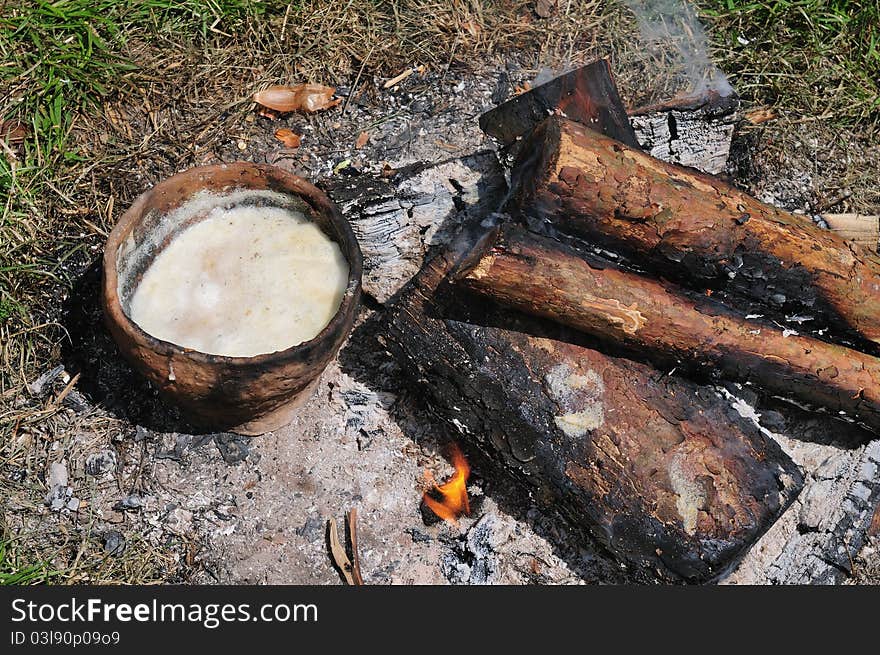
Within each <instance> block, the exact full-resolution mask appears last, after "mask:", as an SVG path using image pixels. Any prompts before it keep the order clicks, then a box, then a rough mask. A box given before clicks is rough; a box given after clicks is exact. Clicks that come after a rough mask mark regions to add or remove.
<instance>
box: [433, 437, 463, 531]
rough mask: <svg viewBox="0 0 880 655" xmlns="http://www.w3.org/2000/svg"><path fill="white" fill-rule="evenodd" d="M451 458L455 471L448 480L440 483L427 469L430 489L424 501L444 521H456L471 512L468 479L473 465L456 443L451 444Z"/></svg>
mask: <svg viewBox="0 0 880 655" xmlns="http://www.w3.org/2000/svg"><path fill="white" fill-rule="evenodd" d="M449 458H450V460H451V461H452V466H454V467H455V473H454V474H453V475H452V477H451V478H450V479H449V481H448V482H446V483H444V484H440V485H438V484H437V481H436V480H435V479H434V475H433V474H432V473H431V472H430V471H428V470H425V482H426V483H427V484H428V490H427V491H425V494H424V496H423V497H422V502H424V503H425V505H426V506H427V507H428V509H430V510H431V511H432V512H434V514H436V515H437V516H439V517H440V518H441V519H443V520H444V521H452V522H455V520H456V519H458V518H459V517H460V516H462V515H464V516H467V515H469V514H470V513H471V507H470V503H469V502H468V493H467V481H468V477H470V474H471V467H470V466H469V465H468V463H467V460H466V459H465V458H464V455H463V454H462V452H461V450H460V449H459V447H458V446H457V445H456V444H452V446H450V450H449Z"/></svg>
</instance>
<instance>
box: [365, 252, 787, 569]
mask: <svg viewBox="0 0 880 655" xmlns="http://www.w3.org/2000/svg"><path fill="white" fill-rule="evenodd" d="M471 238H473V237H472V236H471V237H468V238H467V239H465V241H466V242H468V244H469V245H468V246H467V247H471V246H472V245H473V242H472V241H471ZM467 247H466V248H463V247H462V242H458V243H457V246H456V247H455V248H452V249H450V250H448V251H446V252H445V253H444V254H442V255H440V256H438V257H435V258H434V259H433V260H432V261H431V262H429V263H428V264H427V265H426V266H425V268H424V269H423V270H422V271H421V272H420V273H419V274H418V276H416V278H414V280H413V282H412V284H411V285H410V286H408V287H407V288H406V289H405V290H404V291H403V292H402V293H401V294H400V295H399V296H398V297H397V298H396V299H395V302H394V303H393V304H392V305H391V307H390V309H389V314H388V319H387V320H388V323H387V326H384V327H383V329H382V330H381V331H380V334H381V338H382V342H383V343H384V345H385V346H386V347H387V348H388V350H389V351H390V352H391V353H392V354H393V355H394V356H395V358H396V359H397V361H398V362H399V363H400V364H401V366H402V368H403V369H404V371H405V372H406V373H408V374H409V375H410V376H411V378H412V379H413V380H414V381H415V382H416V384H417V388H418V389H420V390H421V391H422V392H423V394H424V395H425V396H426V398H427V399H428V401H429V404H430V405H431V408H432V410H433V412H434V413H436V414H437V415H438V416H439V417H441V418H442V419H443V420H444V421H445V423H446V424H447V425H448V426H449V427H450V428H451V429H452V430H454V431H455V432H457V433H458V434H459V436H460V439H461V441H462V442H463V444H464V445H465V446H466V448H465V450H466V451H467V452H468V453H469V455H471V456H473V455H475V454H477V455H479V457H478V460H477V461H478V462H482V463H483V464H484V465H485V466H486V467H487V468H489V467H491V470H493V472H494V471H498V470H499V469H500V470H501V471H502V472H503V474H504V476H505V477H506V478H507V479H510V478H513V480H514V481H515V482H516V483H518V484H519V485H520V488H522V489H523V490H524V491H525V492H528V493H530V494H532V495H533V496H534V497H535V498H536V499H537V500H538V502H540V503H541V504H543V505H545V506H552V507H553V508H554V509H558V510H560V511H561V512H562V513H563V514H564V515H565V516H566V517H567V518H568V521H569V522H570V524H571V526H572V527H573V534H577V533H578V532H581V531H589V532H591V533H592V534H593V535H594V536H595V537H597V538H598V539H599V541H600V542H601V543H603V544H604V545H605V546H606V547H607V548H608V550H609V551H610V552H611V553H612V554H613V555H614V556H615V557H616V558H618V559H619V560H621V561H623V562H626V563H628V564H630V565H631V566H633V567H635V571H636V572H637V573H636V575H635V577H636V578H637V579H641V580H647V579H657V578H660V579H665V580H670V579H671V580H679V581H680V580H687V581H700V580H706V579H709V578H712V577H714V576H716V575H718V574H719V573H721V572H722V571H723V570H724V569H725V568H726V567H727V566H729V565H730V564H731V563H732V562H733V561H734V560H735V558H736V557H737V556H738V555H739V554H740V553H742V552H743V550H744V549H745V548H746V547H747V546H748V545H749V544H750V543H752V542H753V541H754V540H755V539H756V538H757V536H758V535H759V534H761V533H762V532H763V531H764V530H765V529H766V528H767V527H768V526H769V525H770V524H772V522H773V521H774V520H775V519H776V517H777V516H778V515H779V514H780V513H781V512H782V511H783V510H784V508H785V507H786V506H787V505H788V504H789V502H790V501H791V499H792V498H793V496H794V495H796V494H797V491H798V489H799V488H800V485H801V483H802V478H801V474H800V472H799V470H798V469H797V467H795V466H794V465H793V464H792V462H791V460H790V459H789V458H788V457H787V456H786V455H785V454H784V453H783V452H782V451H781V450H780V448H779V447H778V446H777V445H776V444H775V442H773V441H772V440H771V439H767V438H766V437H765V436H764V435H763V434H762V433H761V432H760V431H759V430H758V429H757V427H756V426H755V425H754V424H753V423H752V422H750V421H748V420H746V419H743V418H742V417H741V416H740V415H739V414H737V413H736V411H735V410H733V409H732V408H731V406H730V405H729V404H728V403H727V402H726V401H724V400H723V399H722V398H721V397H720V396H719V394H718V393H717V392H716V391H715V390H714V389H712V388H709V387H701V386H699V385H696V384H694V383H692V382H689V381H687V380H685V379H683V378H679V377H676V376H675V375H664V374H663V373H661V372H659V371H657V370H656V369H653V368H651V367H650V366H647V365H644V364H640V363H637V362H633V361H629V360H626V359H621V358H615V357H610V356H607V355H604V354H602V353H600V352H597V351H595V350H591V349H589V348H586V347H582V346H579V345H575V344H573V343H570V342H567V341H565V340H562V339H560V338H558V337H562V336H564V337H566V339H567V338H570V337H572V336H573V335H574V333H571V332H570V331H568V330H565V329H564V328H563V329H562V330H561V332H560V331H559V330H560V328H559V327H558V326H555V325H553V324H552V323H544V322H540V321H536V320H535V319H534V318H532V317H527V316H524V315H521V314H519V313H516V312H511V311H509V310H504V309H502V308H499V307H498V306H496V305H494V304H492V303H486V302H485V300H483V299H481V298H476V297H470V298H471V300H470V301H469V299H468V298H469V294H466V293H462V292H461V290H460V289H451V290H450V289H449V288H448V285H445V284H444V283H443V280H444V278H445V276H446V275H447V273H448V272H449V271H450V270H451V269H452V267H453V266H455V265H456V262H457V261H458V254H457V252H456V250H457V251H458V252H459V253H460V252H462V251H464V250H466V249H467ZM496 326H503V327H496ZM547 330H549V331H550V332H547ZM554 331H555V333H554Z"/></svg>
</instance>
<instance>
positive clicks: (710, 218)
mask: <svg viewBox="0 0 880 655" xmlns="http://www.w3.org/2000/svg"><path fill="white" fill-rule="evenodd" d="M514 179H517V180H519V182H520V186H519V188H517V189H515V190H514V192H515V194H516V196H515V205H516V206H517V207H518V209H519V211H520V212H521V213H522V214H524V215H525V216H527V217H528V216H532V217H537V218H539V219H541V220H547V221H550V222H551V223H552V224H553V225H555V226H556V227H558V228H559V229H560V230H563V231H568V232H571V233H574V234H578V235H581V236H585V237H587V238H590V239H592V240H594V241H596V242H599V243H601V244H604V245H607V246H609V247H612V248H618V249H620V250H622V251H624V252H625V253H627V254H629V255H634V256H637V257H639V258H640V259H639V261H640V263H641V262H644V263H645V264H648V265H650V266H651V267H653V269H654V270H655V271H657V272H659V273H661V274H663V275H668V276H670V277H673V278H675V279H677V280H679V281H683V282H684V283H686V284H690V285H696V284H702V285H705V286H709V287H712V288H716V289H722V290H725V291H730V292H732V293H735V294H740V295H744V296H745V297H748V298H751V299H754V300H756V301H758V302H760V303H764V304H766V305H767V306H769V307H776V308H780V309H782V310H785V311H788V312H793V313H794V312H806V313H818V314H819V315H820V316H827V317H829V321H830V322H831V324H833V325H834V326H835V327H836V328H837V329H839V330H840V331H841V334H846V335H847V336H851V335H855V336H856V337H863V338H864V339H866V340H868V341H873V342H874V343H880V293H878V289H880V256H878V255H877V254H876V253H873V252H869V251H868V250H866V249H863V248H861V247H859V246H857V245H855V244H849V243H847V242H846V241H844V240H843V239H842V238H841V237H840V236H838V235H836V234H834V233H832V232H829V231H826V230H822V229H821V228H819V227H818V226H816V225H814V224H813V223H811V222H810V221H809V220H807V219H806V218H804V217H802V216H797V215H794V214H790V213H788V212H785V211H783V210H781V209H777V208H775V207H772V206H769V205H765V204H764V203H761V202H759V201H758V200H756V199H755V198H752V197H751V196H749V195H747V194H746V193H744V192H742V191H739V190H738V189H735V188H734V187H732V186H730V185H728V184H726V183H724V182H721V181H720V180H717V179H715V178H713V177H710V176H708V175H705V174H702V173H699V172H697V171H694V170H691V169H687V168H683V167H680V166H675V165H673V164H669V163H665V162H662V161H659V160H657V159H655V158H653V157H651V156H650V155H647V154H645V153H643V152H640V151H638V150H636V149H633V148H630V147H627V146H626V145H624V144H621V143H619V142H617V141H615V140H613V139H610V138H608V137H606V136H603V135H601V134H598V133H596V132H593V131H591V130H589V129H587V128H585V127H584V126H582V125H580V124H578V123H575V122H572V121H569V120H566V119H563V118H559V117H551V118H549V119H547V120H546V121H544V122H543V123H542V124H541V125H540V126H539V127H538V128H536V129H535V130H534V132H533V133H532V135H531V136H530V137H529V139H528V140H527V143H526V144H525V145H524V146H523V148H522V152H521V155H520V158H519V161H518V163H517V166H516V168H515V172H514ZM865 346H866V349H870V350H875V348H874V344H865Z"/></svg>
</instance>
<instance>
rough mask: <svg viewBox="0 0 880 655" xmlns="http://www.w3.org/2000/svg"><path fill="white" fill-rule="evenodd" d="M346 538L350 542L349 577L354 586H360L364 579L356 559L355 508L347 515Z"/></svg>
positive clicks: (357, 558)
mask: <svg viewBox="0 0 880 655" xmlns="http://www.w3.org/2000/svg"><path fill="white" fill-rule="evenodd" d="M348 538H349V539H350V540H351V575H352V577H353V578H354V583H355V584H356V585H362V584H364V579H363V577H362V576H361V563H360V558H359V557H358V540H357V507H352V508H351V511H350V512H349V513H348Z"/></svg>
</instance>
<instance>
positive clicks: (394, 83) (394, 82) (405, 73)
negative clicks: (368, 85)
mask: <svg viewBox="0 0 880 655" xmlns="http://www.w3.org/2000/svg"><path fill="white" fill-rule="evenodd" d="M415 72H416V69H415V68H412V67H410V68H407V69H406V70H405V71H403V72H402V73H401V74H400V75H397V76H396V77H392V78H391V79H390V80H388V81H387V82H385V84H383V85H382V88H383V89H390V88H391V87H393V86H397V85H398V84H400V83H401V82H403V81H404V80H405V79H406V78H408V77H409V76H410V75H412V74H413V73H415Z"/></svg>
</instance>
